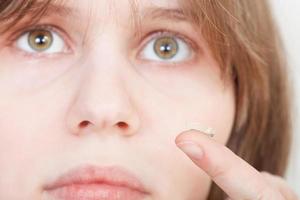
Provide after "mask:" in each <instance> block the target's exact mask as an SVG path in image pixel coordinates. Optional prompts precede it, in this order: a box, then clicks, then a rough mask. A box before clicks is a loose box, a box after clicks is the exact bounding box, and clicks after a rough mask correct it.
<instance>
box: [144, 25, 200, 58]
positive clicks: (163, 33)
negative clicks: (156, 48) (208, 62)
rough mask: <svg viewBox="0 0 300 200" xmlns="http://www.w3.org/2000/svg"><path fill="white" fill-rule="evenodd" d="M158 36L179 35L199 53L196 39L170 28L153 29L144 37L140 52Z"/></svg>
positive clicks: (179, 37)
mask: <svg viewBox="0 0 300 200" xmlns="http://www.w3.org/2000/svg"><path fill="white" fill-rule="evenodd" d="M158 36H169V37H177V38H178V39H180V40H182V41H184V42H185V43H187V45H188V46H189V47H190V48H192V50H193V51H194V52H195V53H197V52H198V50H199V46H198V45H197V44H195V42H194V41H192V40H191V39H189V38H188V37H186V36H185V35H183V34H181V33H179V32H176V31H169V30H157V31H151V32H150V33H148V34H147V35H146V36H145V37H144V38H142V42H141V43H142V44H141V47H140V48H139V50H138V54H139V53H140V52H141V51H142V50H143V49H145V47H146V45H147V44H149V42H150V41H152V40H153V39H155V38H157V37H158Z"/></svg>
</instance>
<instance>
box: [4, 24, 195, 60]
mask: <svg viewBox="0 0 300 200" xmlns="http://www.w3.org/2000/svg"><path fill="white" fill-rule="evenodd" d="M37 29H45V30H48V31H53V32H55V33H57V34H58V35H59V36H60V37H61V38H62V39H63V40H64V42H65V45H66V54H67V53H72V52H73V49H74V46H73V45H72V44H74V42H73V41H72V39H70V37H69V36H68V34H67V32H66V31H64V30H63V29H62V28H60V27H59V26H56V25H53V24H38V25H32V26H30V27H25V28H24V27H22V28H19V29H18V30H17V31H15V32H14V33H13V34H12V36H11V37H10V38H9V39H8V42H9V44H8V45H9V46H12V45H14V44H15V42H16V41H17V39H18V38H20V37H21V36H22V35H24V34H26V33H28V32H30V31H33V30H37ZM163 36H168V37H174V38H178V39H180V40H182V41H184V42H185V43H186V44H187V45H188V46H189V47H190V48H191V49H192V52H193V54H197V52H198V51H199V46H198V45H197V44H196V43H195V42H194V41H193V40H192V39H190V38H189V37H187V36H185V35H184V34H182V33H179V32H177V31H173V30H167V29H158V30H155V31H151V32H149V33H147V34H146V35H145V36H144V37H142V38H141V40H140V42H139V43H141V45H139V46H140V47H139V48H138V51H137V52H138V54H139V53H140V52H141V51H142V50H143V49H144V48H145V46H146V45H147V44H148V43H149V42H150V41H151V40H153V39H155V38H159V37H163ZM18 50H19V49H18ZM19 52H21V53H22V54H23V55H24V56H25V57H45V54H43V53H40V54H39V53H29V52H24V51H22V50H19ZM48 56H49V55H48ZM46 57H47V55H46Z"/></svg>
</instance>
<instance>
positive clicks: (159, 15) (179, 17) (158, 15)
mask: <svg viewBox="0 0 300 200" xmlns="http://www.w3.org/2000/svg"><path fill="white" fill-rule="evenodd" d="M143 11H144V15H142V19H145V18H150V19H167V20H174V21H189V20H188V19H187V17H186V15H185V13H184V12H183V10H181V9H179V8H163V7H149V8H146V9H144V10H143Z"/></svg>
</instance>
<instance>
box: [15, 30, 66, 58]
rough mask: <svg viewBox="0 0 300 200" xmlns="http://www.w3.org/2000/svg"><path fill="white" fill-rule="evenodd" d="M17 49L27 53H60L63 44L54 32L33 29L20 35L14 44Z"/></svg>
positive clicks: (63, 46)
mask: <svg viewBox="0 0 300 200" xmlns="http://www.w3.org/2000/svg"><path fill="white" fill-rule="evenodd" d="M16 45H17V47H18V48H19V49H21V50H23V51H25V52H29V53H47V54H51V53H60V52H63V51H64V49H65V46H66V45H65V42H64V40H63V39H62V38H61V36H59V34H57V33H56V32H55V31H51V30H47V29H34V30H31V31H28V32H26V33H24V34H23V35H21V36H20V37H19V38H18V39H17V42H16Z"/></svg>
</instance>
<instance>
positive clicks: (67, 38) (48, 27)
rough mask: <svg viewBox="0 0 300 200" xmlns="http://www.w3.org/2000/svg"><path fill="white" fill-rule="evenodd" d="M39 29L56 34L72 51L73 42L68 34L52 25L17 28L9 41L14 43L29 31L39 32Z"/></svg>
mask: <svg viewBox="0 0 300 200" xmlns="http://www.w3.org/2000/svg"><path fill="white" fill-rule="evenodd" d="M39 29H42V30H43V29H44V30H47V31H53V32H55V33H56V34H58V35H59V36H60V37H61V38H62V39H63V41H64V42H65V45H66V46H67V48H68V49H73V45H72V44H74V42H73V40H72V39H71V38H70V36H69V35H68V33H67V32H66V31H65V30H63V29H62V28H60V27H59V26H56V25H53V24H36V25H32V26H29V27H21V28H18V29H17V30H16V31H14V32H13V33H12V34H11V36H10V37H9V41H11V42H12V43H14V42H16V41H17V40H18V39H19V38H20V37H22V36H24V35H26V34H28V33H30V32H31V31H34V30H39Z"/></svg>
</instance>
